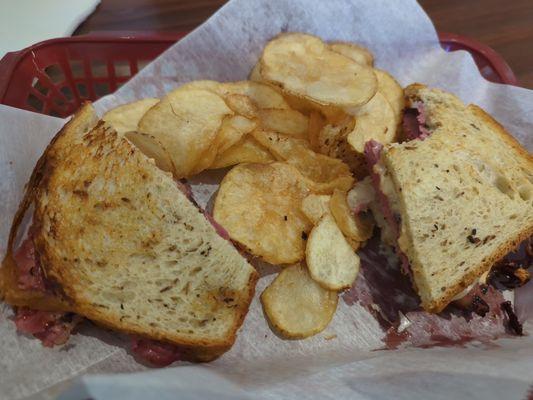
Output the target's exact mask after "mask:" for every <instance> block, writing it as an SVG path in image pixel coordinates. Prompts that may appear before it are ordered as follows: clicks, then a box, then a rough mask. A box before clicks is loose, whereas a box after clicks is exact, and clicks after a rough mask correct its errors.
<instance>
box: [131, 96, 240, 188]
mask: <svg viewBox="0 0 533 400" xmlns="http://www.w3.org/2000/svg"><path fill="white" fill-rule="evenodd" d="M233 114H234V113H233V111H231V109H230V108H229V107H228V106H227V105H226V103H225V102H224V100H223V99H222V98H221V97H220V96H218V95H217V94H215V93H213V92H211V91H208V90H203V89H187V88H179V89H176V90H174V91H172V92H170V93H169V94H167V95H166V96H165V97H164V98H163V99H162V100H161V101H160V102H159V103H157V104H156V105H155V106H153V107H152V108H151V109H150V110H148V111H147V112H146V114H144V116H143V117H142V118H141V121H140V122H139V132H141V133H147V134H149V135H151V136H153V137H155V138H156V139H157V140H158V141H159V142H160V143H161V144H162V145H163V147H164V148H165V149H166V150H167V151H168V153H169V154H170V156H171V157H172V162H173V163H174V167H175V168H176V177H177V178H183V177H186V176H189V175H190V174H191V173H192V171H193V170H194V168H195V167H196V165H197V164H198V162H199V161H200V160H201V159H202V156H203V155H204V152H205V151H206V150H207V149H208V148H209V146H211V144H212V142H213V141H214V140H215V138H216V135H217V133H218V130H219V128H220V126H221V125H222V121H223V120H224V118H225V117H226V116H228V115H233Z"/></svg>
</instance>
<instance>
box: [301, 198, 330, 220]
mask: <svg viewBox="0 0 533 400" xmlns="http://www.w3.org/2000/svg"><path fill="white" fill-rule="evenodd" d="M330 199H331V196H329V195H325V194H314V193H313V194H310V195H309V196H307V197H306V198H305V199H303V201H302V212H303V213H304V214H305V216H306V217H307V218H308V219H309V221H311V222H312V223H313V225H316V224H317V223H318V221H320V218H322V217H323V216H324V215H325V214H328V213H329V212H330V210H329V201H330Z"/></svg>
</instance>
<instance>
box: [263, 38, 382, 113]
mask: <svg viewBox="0 0 533 400" xmlns="http://www.w3.org/2000/svg"><path fill="white" fill-rule="evenodd" d="M260 71H261V76H262V77H263V78H264V79H265V80H266V81H268V82H272V83H273V84H275V85H277V86H279V87H281V88H282V89H283V91H286V92H288V93H290V94H293V95H296V96H300V97H303V98H306V99H309V100H311V101H313V102H315V103H318V104H322V105H326V106H327V105H331V106H338V107H358V106H361V105H363V104H365V103H366V102H368V101H369V100H370V99H371V98H372V96H373V95H374V94H375V93H376V90H377V79H376V76H375V74H374V72H373V70H372V68H369V67H366V66H362V65H360V64H358V63H356V62H355V61H353V60H351V59H349V58H348V57H345V56H343V55H340V54H338V53H335V52H333V51H331V50H329V49H328V48H327V46H326V45H325V44H324V43H323V42H322V41H321V40H320V39H319V38H317V37H315V36H311V35H305V34H301V33H287V34H282V35H279V36H278V37H276V38H275V39H273V40H272V41H270V42H269V43H268V44H267V46H266V47H265V49H264V51H263V55H262V57H261V70H260Z"/></svg>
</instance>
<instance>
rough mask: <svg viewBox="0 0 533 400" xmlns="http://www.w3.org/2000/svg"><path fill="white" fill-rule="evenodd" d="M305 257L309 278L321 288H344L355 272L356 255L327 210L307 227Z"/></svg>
mask: <svg viewBox="0 0 533 400" xmlns="http://www.w3.org/2000/svg"><path fill="white" fill-rule="evenodd" d="M305 259H306V262H307V268H308V269H309V274H310V275H311V278H312V279H313V280H314V281H316V282H317V283H318V284H319V285H320V286H322V287H323V288H324V289H328V290H343V289H347V288H349V287H350V286H352V284H353V283H354V281H355V278H356V277H357V274H358V273H359V267H360V260H359V257H358V256H357V254H355V251H354V250H353V249H352V248H351V246H350V245H349V244H348V242H347V241H346V239H345V237H344V236H343V234H342V232H341V230H340V229H339V227H338V226H337V224H336V223H335V220H334V219H333V217H332V216H331V215H330V214H325V215H324V216H323V217H322V218H321V219H320V221H319V222H318V224H317V225H315V227H314V228H313V229H312V230H311V234H310V235H309V239H308V240H307V247H306V249H305Z"/></svg>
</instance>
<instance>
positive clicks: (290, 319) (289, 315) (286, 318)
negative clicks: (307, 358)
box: [261, 264, 338, 339]
mask: <svg viewBox="0 0 533 400" xmlns="http://www.w3.org/2000/svg"><path fill="white" fill-rule="evenodd" d="M337 301H338V295H337V293H336V292H334V291H331V290H326V289H324V288H323V287H322V286H320V285H319V284H318V283H316V282H315V281H314V280H313V279H311V277H310V276H309V273H308V271H307V269H306V268H305V267H304V266H302V265H300V264H296V265H291V266H290V267H287V268H284V269H283V271H281V272H280V273H279V275H278V276H277V277H276V278H275V279H274V280H273V281H272V282H271V283H270V285H269V286H268V287H267V288H266V289H265V290H264V291H263V293H262V294H261V303H262V304H263V310H264V311H265V314H266V316H267V318H268V321H269V322H270V325H271V326H272V328H274V330H275V331H276V332H277V333H278V334H279V335H281V336H283V337H284V338H286V339H305V338H307V337H309V336H313V335H316V334H317V333H320V332H321V331H323V330H324V329H325V328H326V327H327V326H328V325H329V323H330V322H331V319H332V318H333V315H334V314H335V310H336V309H337Z"/></svg>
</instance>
